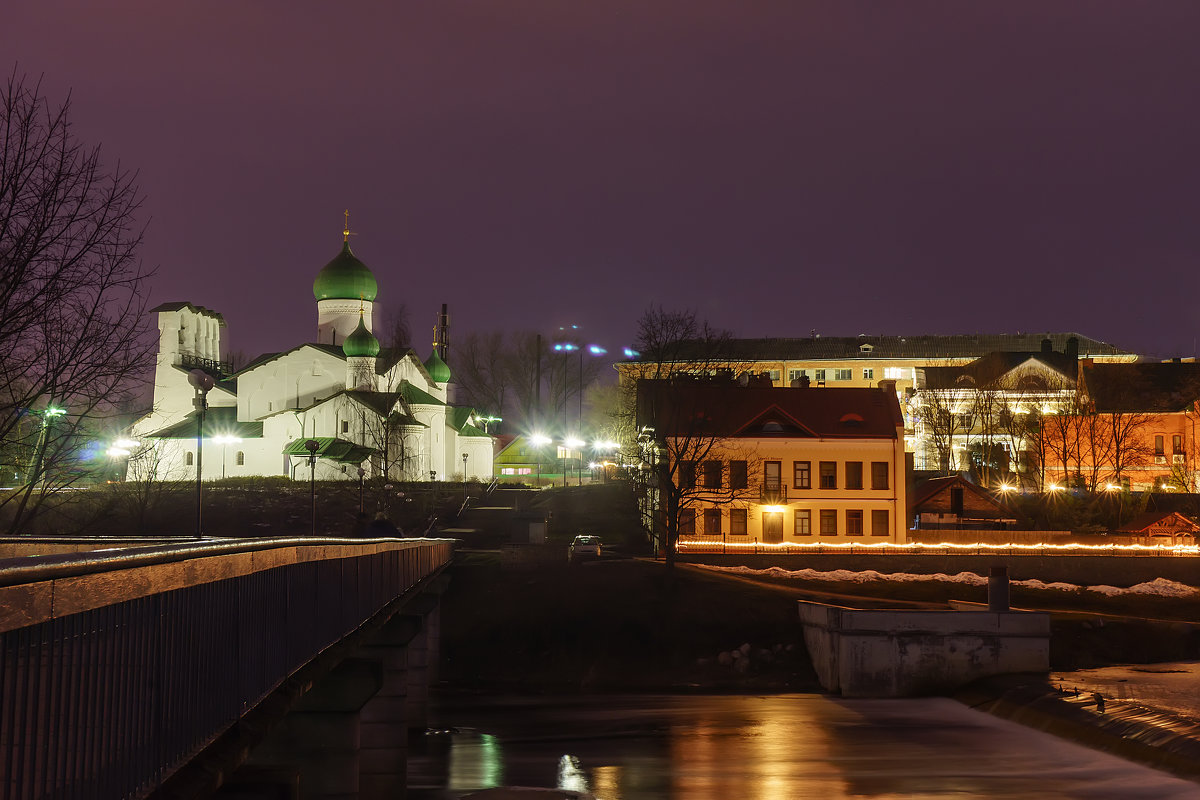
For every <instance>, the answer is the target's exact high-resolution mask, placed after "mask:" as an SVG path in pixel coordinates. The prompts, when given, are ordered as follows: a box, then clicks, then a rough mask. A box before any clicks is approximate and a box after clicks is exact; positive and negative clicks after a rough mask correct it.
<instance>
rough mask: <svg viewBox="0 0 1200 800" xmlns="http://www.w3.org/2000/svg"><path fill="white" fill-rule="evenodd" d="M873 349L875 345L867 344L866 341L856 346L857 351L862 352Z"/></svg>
mask: <svg viewBox="0 0 1200 800" xmlns="http://www.w3.org/2000/svg"><path fill="white" fill-rule="evenodd" d="M874 349H875V345H873V344H867V343H866V342H863V343H862V344H860V345H859V346H858V352H860V353H863V354H866V353H869V352H871V351H872V350H874Z"/></svg>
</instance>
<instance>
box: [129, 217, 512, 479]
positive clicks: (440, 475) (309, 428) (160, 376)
mask: <svg viewBox="0 0 1200 800" xmlns="http://www.w3.org/2000/svg"><path fill="white" fill-rule="evenodd" d="M378 290H379V285H378V282H377V281H376V279H375V276H374V274H373V273H372V272H371V270H370V269H369V268H368V267H367V265H366V264H364V263H363V262H362V261H360V260H359V259H358V258H357V257H356V256H355V255H354V253H353V252H352V251H351V250H350V231H349V226H347V230H344V231H343V244H342V251H341V252H340V253H339V254H338V255H337V256H336V257H335V258H334V259H333V260H332V261H330V262H329V263H328V264H326V265H325V267H324V268H323V269H322V270H321V271H320V272H319V273H318V274H317V277H316V279H315V280H314V281H313V296H314V298H315V300H316V305H317V309H316V310H317V337H316V341H315V342H311V343H309V344H301V345H297V346H296V347H293V348H291V349H290V350H285V351H283V352H279V353H267V354H264V355H261V356H259V357H258V358H256V359H254V360H253V361H252V362H251V363H249V364H248V365H246V366H245V367H243V368H241V369H239V370H238V371H237V372H233V371H232V370H231V369H230V365H229V364H228V362H224V361H222V360H221V356H220V353H221V333H222V329H224V328H225V320H224V319H223V318H222V316H221V315H220V314H218V313H217V312H215V311H212V310H210V309H207V308H204V307H202V306H197V305H193V304H192V303H187V302H175V303H164V304H162V305H160V306H157V307H156V308H154V309H151V312H150V313H153V314H157V315H158V330H159V347H158V357H157V362H156V365H155V374H154V404H153V407H152V408H151V410H150V412H149V413H147V414H146V415H145V416H143V417H141V418H140V419H139V420H138V421H137V422H135V423H134V425H133V427H132V429H131V430H130V436H131V438H132V439H133V440H135V441H136V442H137V444H136V445H131V447H132V449H131V455H130V459H129V467H128V472H127V477H128V479H130V480H137V479H145V478H154V479H157V480H188V479H191V480H195V478H196V474H197V470H198V469H199V470H200V473H201V477H202V478H203V479H204V480H212V479H218V478H224V477H230V478H233V477H244V476H268V475H282V476H287V477H290V478H294V479H297V480H308V479H309V478H310V475H312V476H315V478H316V479H318V480H334V479H353V480H358V478H359V477H360V476H361V477H368V478H370V477H385V478H387V479H389V480H397V481H447V480H458V479H471V480H474V479H479V480H485V481H486V480H490V479H491V477H492V451H493V448H492V437H491V436H489V435H487V434H486V433H485V432H484V431H483V430H481V429H480V428H479V427H477V426H476V425H475V413H474V411H473V410H472V409H470V408H465V407H461V406H455V405H454V404H453V400H454V384H453V381H452V376H451V373H450V368H449V367H448V366H446V362H445V356H446V351H445V348H446V338H447V337H446V315H445V307H444V306H443V314H442V316H441V317H440V318H439V319H440V324H439V327H438V336H437V339H438V342H436V343H435V344H434V349H433V352H432V353H431V354H430V356H429V357H428V358H427V359H425V360H424V361H421V360H420V358H419V357H418V356H417V354H416V353H415V352H413V351H412V350H411V349H403V350H395V351H393V350H390V349H386V348H381V347H380V343H379V340H378V339H376V338H375V335H374V334H373V333H372V332H371V329H372V319H373V311H374V306H375V300H376V297H377V295H378ZM201 414H202V415H203V447H202V448H201V450H200V451H199V452H197V448H196V439H197V431H198V426H199V424H200V419H199V417H198V415H201ZM314 454H315V458H313V457H312V456H313V455H314ZM310 469H311V470H312V472H311V473H310Z"/></svg>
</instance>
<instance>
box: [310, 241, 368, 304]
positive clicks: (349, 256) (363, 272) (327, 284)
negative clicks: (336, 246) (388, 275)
mask: <svg viewBox="0 0 1200 800" xmlns="http://www.w3.org/2000/svg"><path fill="white" fill-rule="evenodd" d="M378 292H379V284H378V283H376V282H375V276H374V275H372V274H371V270H369V269H368V268H367V265H366V264H364V263H363V262H361V261H359V260H358V259H357V258H356V257H355V255H354V253H352V252H351V251H350V243H349V242H346V243H345V244H343V245H342V252H340V253H338V255H337V258H335V259H334V260H333V261H330V262H329V263H328V264H326V265H325V267H324V268H323V269H322V270H321V271H320V272H319V273H317V279H316V280H315V281H313V297H315V298H316V299H318V300H358V299H360V298H361V299H363V300H369V301H372V302H373V301H374V300H375V295H376V294H378Z"/></svg>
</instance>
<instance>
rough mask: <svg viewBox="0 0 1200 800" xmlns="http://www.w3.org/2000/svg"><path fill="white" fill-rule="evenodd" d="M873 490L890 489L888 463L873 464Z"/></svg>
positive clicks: (875, 462)
mask: <svg viewBox="0 0 1200 800" xmlns="http://www.w3.org/2000/svg"><path fill="white" fill-rule="evenodd" d="M871 488H872V489H886V488H888V462H886V461H872V462H871Z"/></svg>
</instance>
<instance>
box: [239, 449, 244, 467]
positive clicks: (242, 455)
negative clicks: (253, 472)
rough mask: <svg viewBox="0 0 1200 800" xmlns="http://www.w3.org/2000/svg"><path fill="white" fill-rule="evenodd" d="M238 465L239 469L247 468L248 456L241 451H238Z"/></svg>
mask: <svg viewBox="0 0 1200 800" xmlns="http://www.w3.org/2000/svg"><path fill="white" fill-rule="evenodd" d="M237 465H238V466H239V467H244V466H246V454H245V453H243V452H242V451H241V450H238V454H237Z"/></svg>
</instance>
